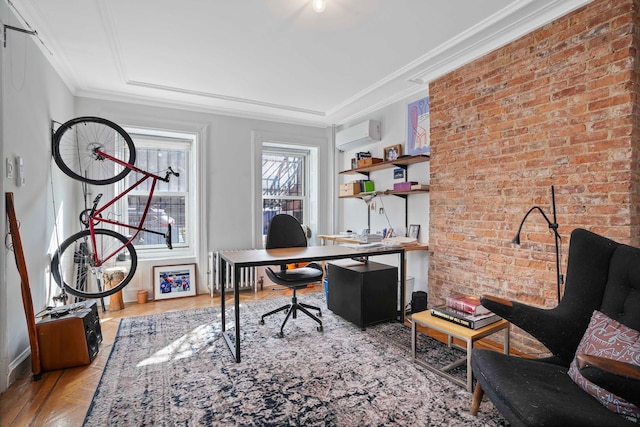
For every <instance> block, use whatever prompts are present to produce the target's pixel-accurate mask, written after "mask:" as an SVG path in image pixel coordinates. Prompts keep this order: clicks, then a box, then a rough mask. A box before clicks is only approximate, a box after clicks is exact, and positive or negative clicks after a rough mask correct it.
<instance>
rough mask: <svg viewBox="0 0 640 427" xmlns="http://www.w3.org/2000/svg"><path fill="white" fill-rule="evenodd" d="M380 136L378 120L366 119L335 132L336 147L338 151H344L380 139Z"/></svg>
mask: <svg viewBox="0 0 640 427" xmlns="http://www.w3.org/2000/svg"><path fill="white" fill-rule="evenodd" d="M380 137H381V134H380V122H379V121H377V120H366V121H364V122H362V123H358V124H355V125H353V126H351V127H348V128H346V129H343V130H341V131H340V132H336V148H337V149H338V150H340V151H345V150H349V149H352V148H355V147H358V146H361V145H366V144H370V143H372V142H375V141H380Z"/></svg>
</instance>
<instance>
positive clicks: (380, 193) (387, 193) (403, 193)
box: [338, 189, 429, 199]
mask: <svg viewBox="0 0 640 427" xmlns="http://www.w3.org/2000/svg"><path fill="white" fill-rule="evenodd" d="M428 192H429V190H428V189H427V190H406V191H395V190H385V191H375V192H373V193H360V194H352V195H350V196H338V198H340V199H354V198H357V199H362V198H363V197H367V196H371V195H373V194H375V195H376V196H391V195H393V196H400V197H406V196H409V195H411V194H419V193H428Z"/></svg>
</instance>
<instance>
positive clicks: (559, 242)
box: [511, 185, 564, 303]
mask: <svg viewBox="0 0 640 427" xmlns="http://www.w3.org/2000/svg"><path fill="white" fill-rule="evenodd" d="M551 203H552V206H553V222H551V221H550V220H549V218H548V217H547V215H546V214H545V213H544V211H543V210H542V208H541V207H540V206H534V207H532V208H531V209H529V210H528V211H527V213H526V214H525V215H524V218H522V221H520V226H519V227H518V233H517V234H516V237H514V238H513V240H512V241H511V243H514V244H516V245H518V246H519V245H520V233H521V232H522V225H523V224H524V221H525V220H526V219H527V217H528V216H529V214H530V213H531V212H533V211H534V210H537V211H538V212H540V213H541V214H542V216H543V217H544V219H545V220H546V221H547V224H549V229H550V230H553V233H554V235H555V241H556V275H557V278H558V284H557V291H558V303H559V302H560V286H561V285H562V284H563V283H564V276H563V275H562V272H561V271H560V258H561V257H562V255H561V254H562V237H560V234H558V221H557V219H556V193H555V190H554V188H553V185H552V186H551Z"/></svg>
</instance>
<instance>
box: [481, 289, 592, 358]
mask: <svg viewBox="0 0 640 427" xmlns="http://www.w3.org/2000/svg"><path fill="white" fill-rule="evenodd" d="M480 302H481V304H482V305H483V306H484V307H486V308H488V309H489V310H491V311H492V312H494V313H495V314H497V315H498V316H500V317H502V318H503V319H505V320H507V321H509V322H510V323H511V324H513V325H514V326H517V327H519V328H521V329H522V330H524V331H525V332H527V333H529V334H531V335H533V336H534V337H535V338H536V339H538V340H539V341H540V342H541V343H542V344H544V345H545V346H546V347H547V348H548V349H549V351H550V352H551V353H552V354H553V355H554V356H555V357H554V360H552V361H553V363H559V364H561V365H563V366H569V363H571V361H572V360H573V358H574V356H575V352H576V348H577V347H578V343H579V342H580V338H581V337H582V335H583V333H584V330H585V329H586V326H587V324H588V323H589V318H590V317H591V313H592V311H593V310H591V311H588V312H587V310H585V312H584V313H581V314H580V315H578V314H576V313H575V312H573V311H572V310H567V309H566V308H567V307H565V308H561V307H556V308H552V309H546V308H539V307H534V306H531V305H527V304H523V303H520V302H518V301H509V300H506V299H503V298H499V297H496V296H492V295H483V296H482V297H481V298H480ZM565 306H566V304H565ZM558 325H563V327H562V328H559V327H558Z"/></svg>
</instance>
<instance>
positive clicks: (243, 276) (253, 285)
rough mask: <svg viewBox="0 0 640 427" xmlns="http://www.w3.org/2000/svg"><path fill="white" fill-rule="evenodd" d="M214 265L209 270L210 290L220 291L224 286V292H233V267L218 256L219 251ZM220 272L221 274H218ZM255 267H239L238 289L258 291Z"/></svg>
mask: <svg viewBox="0 0 640 427" xmlns="http://www.w3.org/2000/svg"><path fill="white" fill-rule="evenodd" d="M214 262H215V265H214V266H211V267H210V269H209V271H212V272H213V277H214V283H215V286H213V291H212V292H221V290H222V286H224V290H225V292H227V291H229V292H233V269H232V268H230V266H229V264H228V263H227V262H226V261H224V260H223V259H222V258H221V257H220V252H216V255H215V261H214ZM218 272H221V273H222V274H218ZM257 276H258V275H257V268H256V267H245V268H241V269H240V282H239V283H240V290H245V289H253V290H254V292H257V291H258V286H259V283H258V277H257Z"/></svg>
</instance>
